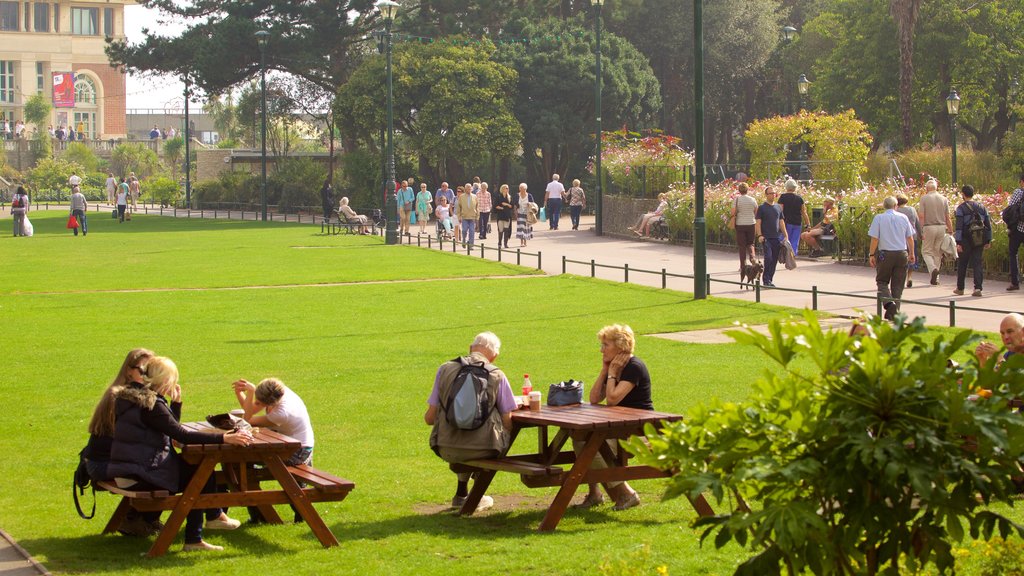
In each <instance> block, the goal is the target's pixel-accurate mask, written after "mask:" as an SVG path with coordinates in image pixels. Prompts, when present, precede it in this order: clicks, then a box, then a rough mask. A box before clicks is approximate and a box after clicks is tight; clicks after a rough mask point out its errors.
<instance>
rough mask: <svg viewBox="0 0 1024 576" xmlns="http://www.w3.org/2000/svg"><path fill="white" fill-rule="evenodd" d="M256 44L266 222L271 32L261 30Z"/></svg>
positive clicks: (261, 210)
mask: <svg viewBox="0 0 1024 576" xmlns="http://www.w3.org/2000/svg"><path fill="white" fill-rule="evenodd" d="M255 36H256V44H258V45H259V47H260V117H261V121H260V125H261V127H260V133H261V135H262V137H261V138H260V165H261V168H262V170H261V172H262V176H263V187H262V189H261V190H260V212H261V214H262V219H263V221H264V222H266V221H267V42H268V41H269V40H270V32H267V31H266V30H260V31H259V32H257V33H256V34H255Z"/></svg>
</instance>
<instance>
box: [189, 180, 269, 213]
mask: <svg viewBox="0 0 1024 576" xmlns="http://www.w3.org/2000/svg"><path fill="white" fill-rule="evenodd" d="M260 186H261V183H260V177H259V175H256V174H250V173H248V172H223V173H222V174H221V175H220V177H219V178H217V179H216V180H209V181H206V182H199V183H197V184H196V185H195V187H194V188H193V190H192V199H193V202H195V204H196V207H197V208H207V209H209V208H235V209H237V208H239V207H240V206H239V205H245V207H246V208H251V207H252V206H253V205H256V204H259V201H260Z"/></svg>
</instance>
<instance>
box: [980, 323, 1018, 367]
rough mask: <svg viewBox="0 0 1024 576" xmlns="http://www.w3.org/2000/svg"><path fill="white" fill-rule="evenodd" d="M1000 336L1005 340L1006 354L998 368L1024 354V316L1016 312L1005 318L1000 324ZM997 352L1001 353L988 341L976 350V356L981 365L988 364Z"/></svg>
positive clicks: (999, 362) (1000, 360)
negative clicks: (1014, 356) (1010, 358)
mask: <svg viewBox="0 0 1024 576" xmlns="http://www.w3.org/2000/svg"><path fill="white" fill-rule="evenodd" d="M999 336H1000V337H1001V338H1002V339H1003V346H1005V347H1006V352H1004V353H1003V355H1002V357H1000V358H999V360H998V361H997V362H996V365H997V366H998V365H999V364H1002V363H1003V361H1004V360H1006V359H1007V358H1009V357H1010V356H1013V355H1014V354H1024V316H1021V315H1020V314H1017V313H1016V312H1014V313H1012V314H1007V315H1006V316H1003V320H1002V322H1000V323H999ZM996 352H999V348H997V347H996V345H995V344H993V343H991V342H988V341H985V342H982V343H980V344H978V347H977V348H975V349H974V355H975V356H977V357H978V362H980V363H981V364H985V363H986V362H988V360H989V358H991V357H992V355H993V354H995V353H996Z"/></svg>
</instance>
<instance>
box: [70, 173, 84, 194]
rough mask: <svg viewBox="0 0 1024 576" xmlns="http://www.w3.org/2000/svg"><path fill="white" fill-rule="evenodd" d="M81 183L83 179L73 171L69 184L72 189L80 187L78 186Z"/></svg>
mask: <svg viewBox="0 0 1024 576" xmlns="http://www.w3.org/2000/svg"><path fill="white" fill-rule="evenodd" d="M81 183H82V179H81V178H80V177H79V176H78V174H75V173H74V172H72V173H71V177H70V178H68V186H70V187H71V191H72V192H74V191H75V188H78V186H79V185H81Z"/></svg>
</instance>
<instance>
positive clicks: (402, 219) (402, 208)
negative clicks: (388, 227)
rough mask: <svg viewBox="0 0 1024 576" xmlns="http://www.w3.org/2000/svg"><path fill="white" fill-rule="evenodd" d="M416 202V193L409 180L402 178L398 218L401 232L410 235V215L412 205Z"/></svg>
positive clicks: (399, 189) (399, 191) (399, 190)
mask: <svg viewBox="0 0 1024 576" xmlns="http://www.w3.org/2000/svg"><path fill="white" fill-rule="evenodd" d="M415 202H416V194H415V193H414V192H413V190H412V186H409V181H408V180H402V185H401V186H400V187H399V188H398V219H399V224H400V226H401V230H400V231H399V233H400V234H405V235H406V236H408V235H409V216H410V215H411V214H412V205H413V204H414V203H415Z"/></svg>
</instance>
